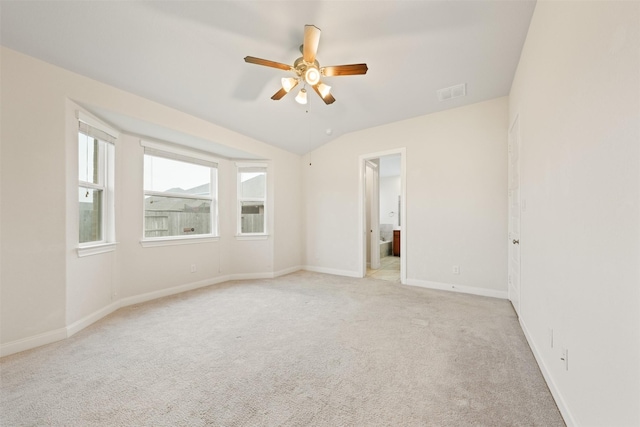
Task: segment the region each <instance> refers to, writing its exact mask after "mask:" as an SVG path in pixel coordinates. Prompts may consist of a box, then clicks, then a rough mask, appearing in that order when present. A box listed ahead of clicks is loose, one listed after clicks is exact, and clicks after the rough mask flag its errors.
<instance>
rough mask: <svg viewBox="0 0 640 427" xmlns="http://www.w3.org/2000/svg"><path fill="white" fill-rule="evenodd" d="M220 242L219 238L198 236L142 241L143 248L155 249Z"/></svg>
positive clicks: (145, 239)
mask: <svg viewBox="0 0 640 427" xmlns="http://www.w3.org/2000/svg"><path fill="white" fill-rule="evenodd" d="M219 240H220V237H219V236H210V235H197V236H167V237H145V238H144V239H141V240H140V245H141V246H142V247H143V248H154V247H158V246H174V245H191V244H196V243H211V242H217V241H219Z"/></svg>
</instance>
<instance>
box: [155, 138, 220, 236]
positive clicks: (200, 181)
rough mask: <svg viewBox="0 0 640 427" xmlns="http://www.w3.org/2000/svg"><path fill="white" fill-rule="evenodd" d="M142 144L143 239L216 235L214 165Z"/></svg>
mask: <svg viewBox="0 0 640 427" xmlns="http://www.w3.org/2000/svg"><path fill="white" fill-rule="evenodd" d="M150 144H151V143H146V142H145V143H144V144H143V145H145V155H144V238H147V239H151V238H175V237H180V236H182V237H187V236H217V234H218V230H217V198H218V194H217V193H218V185H217V179H218V168H217V163H215V162H213V161H212V160H211V159H210V158H208V156H205V155H198V154H197V153H193V154H191V155H184V154H179V153H176V152H170V151H163V150H158V149H157V148H152V147H150V146H149V145H150Z"/></svg>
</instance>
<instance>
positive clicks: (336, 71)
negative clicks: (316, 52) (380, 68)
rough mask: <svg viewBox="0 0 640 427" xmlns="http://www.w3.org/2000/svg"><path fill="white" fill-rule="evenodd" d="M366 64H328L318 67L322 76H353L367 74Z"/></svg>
mask: <svg viewBox="0 0 640 427" xmlns="http://www.w3.org/2000/svg"><path fill="white" fill-rule="evenodd" d="M368 69H369V68H368V67H367V64H349V65H330V66H328V67H322V68H320V72H321V73H322V75H323V76H327V77H333V76H355V75H358V74H367V70H368Z"/></svg>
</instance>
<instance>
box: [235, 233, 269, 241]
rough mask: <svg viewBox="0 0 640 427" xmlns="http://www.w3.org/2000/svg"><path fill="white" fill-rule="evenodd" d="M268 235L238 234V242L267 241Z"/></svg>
mask: <svg viewBox="0 0 640 427" xmlns="http://www.w3.org/2000/svg"><path fill="white" fill-rule="evenodd" d="M268 238H269V235H268V234H236V240H267V239H268Z"/></svg>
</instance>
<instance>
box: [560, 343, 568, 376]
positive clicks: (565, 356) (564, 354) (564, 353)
mask: <svg viewBox="0 0 640 427" xmlns="http://www.w3.org/2000/svg"><path fill="white" fill-rule="evenodd" d="M560 360H562V362H563V363H564V369H565V370H566V371H568V370H569V350H568V349H566V348H563V349H562V353H561V355H560Z"/></svg>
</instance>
